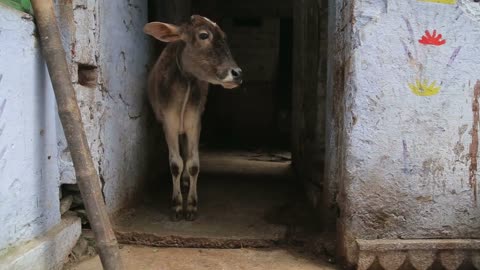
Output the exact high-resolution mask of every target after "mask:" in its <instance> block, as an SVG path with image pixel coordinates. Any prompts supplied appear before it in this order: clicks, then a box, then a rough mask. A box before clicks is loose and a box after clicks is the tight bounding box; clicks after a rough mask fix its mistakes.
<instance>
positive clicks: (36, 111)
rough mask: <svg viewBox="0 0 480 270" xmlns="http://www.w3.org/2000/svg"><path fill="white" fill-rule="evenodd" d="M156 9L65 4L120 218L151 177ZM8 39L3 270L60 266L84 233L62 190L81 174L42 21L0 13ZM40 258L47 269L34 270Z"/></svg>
mask: <svg viewBox="0 0 480 270" xmlns="http://www.w3.org/2000/svg"><path fill="white" fill-rule="evenodd" d="M147 10H148V9H147V2H146V1H140V0H138V1H128V2H125V3H123V2H122V3H117V2H114V1H95V0H74V1H56V13H57V16H58V22H59V25H60V28H61V34H62V40H63V43H64V47H65V49H66V52H67V60H68V62H69V63H70V70H71V74H72V83H73V84H74V88H75V90H76V94H77V98H78V101H79V106H80V109H81V112H82V119H83V122H84V125H85V129H86V133H87V138H88V140H89V145H90V148H91V151H92V155H93V159H94V161H95V163H96V164H97V169H98V171H99V175H100V181H101V182H102V186H103V193H104V196H105V200H106V203H107V207H108V210H109V212H110V213H114V212H116V211H118V210H120V209H121V208H122V207H125V206H126V205H127V204H128V203H129V202H131V201H132V200H133V197H134V195H135V194H136V193H137V192H138V191H139V190H140V189H141V187H142V184H143V182H144V180H145V178H146V177H147V164H148V162H147V158H148V155H149V153H150V151H149V148H147V145H148V143H150V141H149V140H150V137H148V136H147V134H148V126H147V122H148V121H149V117H148V116H149V113H150V111H149V109H148V107H147V104H146V99H145V93H146V78H147V71H148V64H149V62H150V58H151V48H150V47H151V46H150V44H149V42H148V38H147V36H146V35H144V34H143V32H142V28H143V25H144V24H145V23H146V22H147V18H148V14H147ZM0 38H1V40H2V43H1V44H0V62H1V63H2V65H0V90H1V91H0V179H1V181H0V221H1V222H2V230H1V233H0V256H1V258H0V269H4V267H6V268H7V269H12V267H17V268H15V269H24V268H25V267H26V268H28V269H56V267H58V266H59V263H61V261H63V259H65V256H66V255H68V253H69V252H70V250H71V248H72V247H73V245H74V244H75V242H76V239H78V236H79V234H80V222H79V220H78V218H71V217H69V218H68V219H65V220H64V221H62V219H61V214H60V199H61V196H62V194H61V192H60V186H61V185H62V184H75V183H76V179H75V172H74V170H73V164H72V161H71V157H70V154H69V152H68V148H67V145H66V142H65V138H64V135H63V130H62V127H61V124H60V121H59V119H58V116H57V110H56V104H55V98H54V95H53V91H52V88H51V83H50V79H49V76H48V73H47V70H46V67H45V64H44V62H43V60H42V58H41V55H40V48H39V44H38V41H37V37H36V34H35V25H34V23H33V19H32V17H31V16H29V15H28V14H24V13H21V12H18V11H15V10H12V9H10V8H8V7H5V6H3V5H2V6H0ZM137 197H138V196H137ZM59 235H62V237H57V236H59ZM36 237H40V238H39V239H41V240H36V242H29V243H28V244H26V245H22V244H23V243H26V242H27V241H30V240H32V239H34V238H36ZM56 241H63V242H62V243H61V244H60V243H57V242H56ZM55 247H62V249H61V250H56V249H55ZM30 251H31V252H30ZM32 256H33V257H32ZM35 256H36V257H35ZM20 257H23V258H24V259H23V260H19V259H18V258H20ZM32 258H43V259H42V263H41V264H40V263H38V264H37V265H36V266H35V267H36V268H32V267H33V266H32V265H31V262H32V261H36V259H32ZM52 258H53V259H52ZM59 258H60V259H61V260H60V259H59ZM37 262H40V261H38V260H37Z"/></svg>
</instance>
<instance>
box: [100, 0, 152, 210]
mask: <svg viewBox="0 0 480 270" xmlns="http://www.w3.org/2000/svg"><path fill="white" fill-rule="evenodd" d="M147 4H148V3H147V1H142V0H131V1H126V2H121V1H120V2H119V1H98V2H97V5H98V10H97V14H96V16H97V18H98V20H99V21H98V31H97V34H98V40H97V42H98V43H97V44H98V45H97V46H98V47H97V48H98V59H99V60H98V67H99V89H98V90H100V91H99V92H101V94H102V103H103V108H102V112H101V113H100V112H99V113H98V114H97V116H98V120H99V122H97V125H98V124H100V128H99V134H98V138H99V140H100V141H101V145H100V147H99V148H98V151H99V155H100V158H99V161H100V163H99V168H100V170H101V174H102V177H103V179H104V181H105V184H104V195H105V199H106V202H107V206H108V207H109V209H110V211H111V212H114V211H115V210H118V209H120V208H122V207H124V206H125V204H126V203H128V202H131V201H132V199H134V197H135V195H136V193H137V192H138V191H139V190H140V188H141V187H142V184H143V182H144V181H145V179H146V177H147V169H148V168H147V165H148V162H147V161H148V160H147V159H148V155H149V152H150V151H151V150H152V149H151V148H150V147H149V144H148V143H149V139H150V137H148V129H147V121H148V120H149V118H148V115H149V113H150V107H149V104H147V102H146V85H147V74H148V71H149V66H148V64H149V63H150V61H151V58H152V49H151V46H150V42H149V41H150V40H149V37H148V36H147V35H145V34H144V33H143V26H144V25H145V24H146V23H147V22H148V13H147V12H148V7H147ZM92 105H93V104H92ZM155 165H156V166H158V164H155ZM136 197H137V198H138V196H136ZM138 199H139V198H138Z"/></svg>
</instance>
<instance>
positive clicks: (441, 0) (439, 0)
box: [420, 0, 457, 5]
mask: <svg viewBox="0 0 480 270" xmlns="http://www.w3.org/2000/svg"><path fill="white" fill-rule="evenodd" d="M420 1H421V2H432V3H439V4H447V5H455V4H456V3H457V0H420Z"/></svg>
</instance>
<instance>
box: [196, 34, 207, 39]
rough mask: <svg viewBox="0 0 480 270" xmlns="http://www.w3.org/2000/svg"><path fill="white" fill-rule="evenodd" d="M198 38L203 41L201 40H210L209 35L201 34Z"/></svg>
mask: <svg viewBox="0 0 480 270" xmlns="http://www.w3.org/2000/svg"><path fill="white" fill-rule="evenodd" d="M198 37H199V38H200V39H201V40H205V39H207V38H208V33H200V35H198Z"/></svg>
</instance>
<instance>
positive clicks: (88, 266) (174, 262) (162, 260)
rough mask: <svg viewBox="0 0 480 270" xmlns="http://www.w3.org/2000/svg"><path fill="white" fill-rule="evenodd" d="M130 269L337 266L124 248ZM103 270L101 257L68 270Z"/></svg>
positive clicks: (274, 255)
mask: <svg viewBox="0 0 480 270" xmlns="http://www.w3.org/2000/svg"><path fill="white" fill-rule="evenodd" d="M121 254H122V258H123V261H124V264H125V269H126V270H130V269H132V270H330V269H331V270H333V269H336V268H335V267H334V265H331V264H329V263H327V262H323V261H319V260H317V259H315V258H313V257H310V256H308V255H305V254H302V253H299V252H296V251H289V250H284V249H268V250H267V249H184V248H153V247H142V246H124V247H123V248H122V250H121ZM96 269H99V270H100V269H102V268H101V264H100V259H99V258H98V256H96V257H94V258H90V259H87V260H85V261H82V262H80V263H79V264H77V265H75V266H73V267H69V268H66V270H96Z"/></svg>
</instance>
